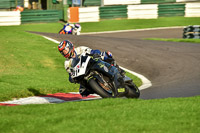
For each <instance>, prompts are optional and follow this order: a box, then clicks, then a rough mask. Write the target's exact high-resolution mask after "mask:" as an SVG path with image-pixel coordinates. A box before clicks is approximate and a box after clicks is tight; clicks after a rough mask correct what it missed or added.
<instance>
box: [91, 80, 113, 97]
mask: <svg viewBox="0 0 200 133" xmlns="http://www.w3.org/2000/svg"><path fill="white" fill-rule="evenodd" d="M89 85H90V86H91V88H92V89H93V91H94V92H96V93H97V94H98V95H100V96H101V97H102V98H110V97H112V93H109V92H107V91H106V90H104V89H103V88H102V87H101V86H100V85H99V84H98V83H97V81H95V80H94V79H90V80H89Z"/></svg>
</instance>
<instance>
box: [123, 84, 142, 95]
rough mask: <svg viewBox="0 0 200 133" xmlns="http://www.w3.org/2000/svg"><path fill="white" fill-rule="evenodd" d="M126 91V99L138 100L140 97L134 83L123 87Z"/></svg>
mask: <svg viewBox="0 0 200 133" xmlns="http://www.w3.org/2000/svg"><path fill="white" fill-rule="evenodd" d="M125 87H126V89H127V90H128V93H127V94H126V97H127V98H139V97H140V90H139V89H138V87H137V86H136V85H135V84H134V83H132V82H131V83H130V84H128V85H125Z"/></svg>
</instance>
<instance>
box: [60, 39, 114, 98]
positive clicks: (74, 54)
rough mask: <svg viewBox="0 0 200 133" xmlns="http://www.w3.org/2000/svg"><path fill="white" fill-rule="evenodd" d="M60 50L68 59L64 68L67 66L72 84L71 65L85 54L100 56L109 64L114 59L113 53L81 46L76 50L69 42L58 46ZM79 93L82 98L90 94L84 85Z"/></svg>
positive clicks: (63, 42)
mask: <svg viewBox="0 0 200 133" xmlns="http://www.w3.org/2000/svg"><path fill="white" fill-rule="evenodd" d="M58 50H59V51H60V53H61V54H62V55H63V56H64V57H65V58H66V60H65V62H64V66H65V69H66V71H67V72H68V73H69V81H70V82H71V83H74V80H73V79H72V78H71V69H70V68H71V67H72V66H71V64H72V61H73V60H74V59H76V58H78V57H79V55H81V54H83V53H85V54H88V55H90V56H98V57H101V59H102V60H104V61H105V62H108V63H110V60H109V61H108V59H110V58H112V53H111V52H106V51H104V52H101V51H100V50H98V49H96V50H93V49H91V48H89V47H85V46H79V47H76V48H74V45H73V44H72V43H71V42H70V41H68V40H64V41H62V42H61V43H60V44H59V45H58ZM112 62H113V63H114V62H115V61H114V59H113V58H112ZM114 64H115V63H114ZM79 92H80V94H81V95H82V96H87V95H89V93H87V92H86V88H84V86H82V85H80V88H79Z"/></svg>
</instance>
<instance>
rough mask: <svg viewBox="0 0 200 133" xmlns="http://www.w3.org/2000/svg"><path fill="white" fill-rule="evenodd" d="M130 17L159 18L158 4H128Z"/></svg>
mask: <svg viewBox="0 0 200 133" xmlns="http://www.w3.org/2000/svg"><path fill="white" fill-rule="evenodd" d="M127 8H128V12H127V14H128V19H156V18H158V4H145V5H128V7H127Z"/></svg>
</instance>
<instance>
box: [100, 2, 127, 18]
mask: <svg viewBox="0 0 200 133" xmlns="http://www.w3.org/2000/svg"><path fill="white" fill-rule="evenodd" d="M99 11H100V19H114V18H127V6H126V5H120V6H104V7H99Z"/></svg>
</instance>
